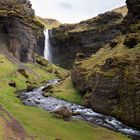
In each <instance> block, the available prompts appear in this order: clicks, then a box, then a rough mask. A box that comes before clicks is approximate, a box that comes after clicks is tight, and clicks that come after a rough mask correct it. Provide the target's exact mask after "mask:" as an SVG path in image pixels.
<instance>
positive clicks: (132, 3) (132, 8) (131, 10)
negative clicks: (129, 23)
mask: <svg viewBox="0 0 140 140" xmlns="http://www.w3.org/2000/svg"><path fill="white" fill-rule="evenodd" d="M126 4H127V7H128V14H127V18H129V20H135V19H140V13H139V11H140V0H126Z"/></svg>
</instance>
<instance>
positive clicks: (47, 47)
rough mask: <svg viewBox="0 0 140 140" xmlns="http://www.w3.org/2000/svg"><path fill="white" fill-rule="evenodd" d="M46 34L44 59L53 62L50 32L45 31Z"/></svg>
mask: <svg viewBox="0 0 140 140" xmlns="http://www.w3.org/2000/svg"><path fill="white" fill-rule="evenodd" d="M44 34H45V48H44V58H45V59H46V60H48V61H49V62H51V53H50V41H49V30H48V29H46V31H44Z"/></svg>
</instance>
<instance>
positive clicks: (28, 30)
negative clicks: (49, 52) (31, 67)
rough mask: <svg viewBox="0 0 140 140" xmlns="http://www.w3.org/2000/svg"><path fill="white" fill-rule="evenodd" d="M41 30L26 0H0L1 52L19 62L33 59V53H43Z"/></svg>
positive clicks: (41, 26)
mask: <svg viewBox="0 0 140 140" xmlns="http://www.w3.org/2000/svg"><path fill="white" fill-rule="evenodd" d="M43 30H44V26H43V25H42V24H40V22H38V21H37V20H36V19H35V13H34V10H33V9H32V5H31V4H30V2H29V1H28V0H1V1H0V44H1V45H0V47H1V49H0V52H1V53H3V54H4V55H6V56H7V57H9V56H10V57H11V56H12V57H13V56H14V58H16V59H18V60H20V61H21V62H27V61H31V62H32V61H34V53H37V54H39V55H43V51H44V42H45V41H44V40H45V37H44V33H43ZM9 52H10V53H9ZM11 54H12V55H11Z"/></svg>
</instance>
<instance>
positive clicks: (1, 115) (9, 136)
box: [0, 105, 34, 140]
mask: <svg viewBox="0 0 140 140" xmlns="http://www.w3.org/2000/svg"><path fill="white" fill-rule="evenodd" d="M25 139H28V140H34V138H33V137H32V136H29V135H28V134H27V133H26V131H25V130H24V128H23V127H22V125H21V124H20V122H19V121H18V120H16V119H15V118H14V117H13V115H12V114H10V113H9V112H7V111H6V110H5V109H4V108H3V107H2V106H1V105H0V140H25Z"/></svg>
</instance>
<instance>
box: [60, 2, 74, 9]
mask: <svg viewBox="0 0 140 140" xmlns="http://www.w3.org/2000/svg"><path fill="white" fill-rule="evenodd" d="M59 6H61V7H62V8H64V9H72V8H73V6H72V4H70V3H69V2H66V1H65V2H60V3H59Z"/></svg>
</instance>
